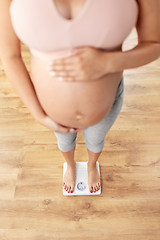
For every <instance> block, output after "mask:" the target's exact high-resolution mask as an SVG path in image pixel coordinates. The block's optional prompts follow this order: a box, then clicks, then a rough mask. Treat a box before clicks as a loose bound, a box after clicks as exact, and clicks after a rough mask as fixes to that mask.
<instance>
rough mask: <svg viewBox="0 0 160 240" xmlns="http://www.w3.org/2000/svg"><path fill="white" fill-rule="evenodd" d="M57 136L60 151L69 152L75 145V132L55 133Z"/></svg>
mask: <svg viewBox="0 0 160 240" xmlns="http://www.w3.org/2000/svg"><path fill="white" fill-rule="evenodd" d="M55 135H56V137H57V144H58V148H59V150H60V151H62V152H69V151H71V150H72V149H73V148H74V147H75V146H76V137H77V134H76V133H71V134H61V133H60V134H59V133H58V134H57V133H56V134H55Z"/></svg>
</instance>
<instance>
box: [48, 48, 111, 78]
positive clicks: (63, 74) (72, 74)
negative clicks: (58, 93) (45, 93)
mask: <svg viewBox="0 0 160 240" xmlns="http://www.w3.org/2000/svg"><path fill="white" fill-rule="evenodd" d="M104 53H106V52H104V51H103V50H99V49H97V48H93V47H81V48H76V49H73V51H72V52H70V55H69V56H68V57H65V58H61V59H56V60H54V61H53V62H50V63H49V66H48V67H47V70H49V72H50V75H51V76H54V78H57V80H59V81H69V82H70V81H74V82H76V81H83V82H85V81H93V80H96V79H99V78H100V77H102V76H103V75H104V74H106V62H105V61H106V54H104ZM104 55H105V56H104Z"/></svg>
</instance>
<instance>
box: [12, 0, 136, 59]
mask: <svg viewBox="0 0 160 240" xmlns="http://www.w3.org/2000/svg"><path fill="white" fill-rule="evenodd" d="M9 10H10V15H11V21H12V24H13V28H14V30H15V33H16V35H17V36H18V38H19V39H20V40H21V41H22V42H23V43H24V44H26V45H27V46H28V47H29V49H30V51H31V53H32V54H33V55H35V56H37V57H39V58H41V59H45V60H51V59H53V60H54V59H55V58H61V57H64V56H65V54H67V53H68V50H70V49H72V48H76V47H83V46H91V47H95V48H99V49H103V50H106V51H113V50H114V49H116V48H117V47H119V46H121V44H122V43H123V41H124V40H125V38H126V37H127V36H128V35H129V33H130V32H131V30H132V28H133V27H134V26H135V24H136V22H137V17H138V4H137V1H136V0H86V2H85V3H84V5H83V6H82V8H81V10H80V12H79V13H78V15H77V16H76V17H75V18H73V19H66V18H64V17H63V16H62V15H61V14H60V13H59V12H58V9H57V7H56V5H55V2H54V0H12V2H11V5H10V9H9Z"/></svg>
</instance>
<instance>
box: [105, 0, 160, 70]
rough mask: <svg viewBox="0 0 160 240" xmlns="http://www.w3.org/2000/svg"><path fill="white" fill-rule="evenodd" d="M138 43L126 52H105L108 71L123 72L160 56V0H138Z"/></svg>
mask: <svg viewBox="0 0 160 240" xmlns="http://www.w3.org/2000/svg"><path fill="white" fill-rule="evenodd" d="M137 2H138V4H139V13H140V14H139V18H138V22H137V26H136V29H137V33H138V45H137V46H136V47H134V48H133V49H131V50H129V51H125V52H120V51H119V52H118V51H117V52H116V51H115V52H111V53H108V52H106V53H104V55H105V56H104V58H105V59H106V72H111V73H114V72H121V71H123V70H124V69H130V68H136V67H140V66H142V65H145V64H148V63H150V62H152V61H154V60H156V59H157V58H158V57H159V56H160V0H137Z"/></svg>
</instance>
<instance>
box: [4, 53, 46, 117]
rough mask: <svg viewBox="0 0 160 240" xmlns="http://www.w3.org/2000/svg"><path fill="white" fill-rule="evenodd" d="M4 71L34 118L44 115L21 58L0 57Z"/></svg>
mask: <svg viewBox="0 0 160 240" xmlns="http://www.w3.org/2000/svg"><path fill="white" fill-rule="evenodd" d="M2 64H3V67H4V71H5V73H6V75H7V77H8V79H9V80H10V82H11V84H12V86H13V87H14V89H15V90H16V92H17V94H18V95H19V96H20V98H21V100H22V101H23V103H24V104H25V105H26V107H27V108H28V109H29V111H30V112H31V114H32V115H33V116H34V118H35V119H38V118H39V117H40V116H41V115H44V111H43V109H42V107H41V105H40V103H39V100H38V98H37V95H36V92H35V89H34V86H33V83H32V81H31V78H30V76H29V73H28V71H27V69H26V67H25V65H24V63H23V61H22V59H21V58H18V57H15V58H7V59H3V58H2Z"/></svg>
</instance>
